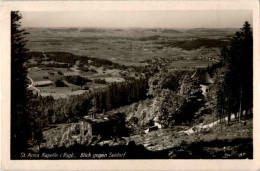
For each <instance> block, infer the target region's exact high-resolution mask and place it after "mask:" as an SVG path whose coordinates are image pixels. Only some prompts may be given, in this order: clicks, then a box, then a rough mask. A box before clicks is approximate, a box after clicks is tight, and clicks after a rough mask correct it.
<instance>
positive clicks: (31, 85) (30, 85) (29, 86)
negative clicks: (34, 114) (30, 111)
mask: <svg viewBox="0 0 260 171" xmlns="http://www.w3.org/2000/svg"><path fill="white" fill-rule="evenodd" d="M27 78H28V79H29V80H30V81H31V84H28V87H27V88H31V87H32V88H33V89H34V90H36V91H37V92H40V91H41V90H39V89H38V88H36V87H34V86H33V80H32V79H31V78H30V77H29V76H28V75H27Z"/></svg>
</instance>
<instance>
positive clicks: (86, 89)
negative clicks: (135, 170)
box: [10, 10, 253, 160]
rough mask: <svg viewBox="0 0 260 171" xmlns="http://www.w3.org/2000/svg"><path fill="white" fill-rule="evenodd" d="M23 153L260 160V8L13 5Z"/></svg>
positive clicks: (14, 117)
mask: <svg viewBox="0 0 260 171" xmlns="http://www.w3.org/2000/svg"><path fill="white" fill-rule="evenodd" d="M10 15H11V152H10V153H11V159H21V160H22V159H26V160H28V159H46V160H48V159H63V160H65V159H89V160H90V159H252V158H253V34H252V33H253V29H252V26H251V25H252V11H250V10H236V11H232V10H219V11H102V12H100V11H96V12H78V11H70V12H62V11H59V12H55V11H54V12H48V11H40V12H37V11H11V14H10Z"/></svg>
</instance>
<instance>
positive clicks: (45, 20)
mask: <svg viewBox="0 0 260 171" xmlns="http://www.w3.org/2000/svg"><path fill="white" fill-rule="evenodd" d="M21 13H22V15H23V18H22V26H23V27H94V28H99V27H101V28H128V27H137V28H240V27H241V26H242V25H243V23H244V22H245V21H246V20H247V21H249V23H252V11H249V10H228V11H224V10H217V11H202V10H200V11H192V10H189V11H91V12H90V11H89V12H74V11H70V12H63V11H60V12H59V11H54V12H52V11H45V12H39V11H23V12H21Z"/></svg>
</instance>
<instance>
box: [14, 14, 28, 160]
mask: <svg viewBox="0 0 260 171" xmlns="http://www.w3.org/2000/svg"><path fill="white" fill-rule="evenodd" d="M21 18H22V16H21V14H20V13H19V12H18V11H12V12H11V157H12V158H13V157H17V155H20V154H19V153H20V152H21V151H23V150H24V149H25V148H26V145H27V140H28V137H29V136H30V133H29V125H30V123H29V121H30V120H29V118H28V115H27V112H26V110H27V109H26V104H27V99H28V95H29V94H28V92H27V90H26V87H27V83H26V76H27V71H26V68H25V66H24V63H25V61H26V52H27V49H26V48H25V44H26V40H25V34H27V33H26V32H25V30H24V29H21Z"/></svg>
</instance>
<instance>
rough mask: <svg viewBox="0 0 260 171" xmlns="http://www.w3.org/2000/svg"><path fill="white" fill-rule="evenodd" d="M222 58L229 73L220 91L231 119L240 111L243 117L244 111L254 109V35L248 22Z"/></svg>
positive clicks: (223, 53)
mask: <svg viewBox="0 0 260 171" xmlns="http://www.w3.org/2000/svg"><path fill="white" fill-rule="evenodd" d="M221 56H222V59H223V64H224V67H226V69H227V72H226V73H225V76H224V81H223V84H224V85H222V88H221V89H222V90H219V91H224V92H223V93H222V94H223V96H224V97H223V99H224V100H225V104H227V105H228V106H229V107H228V108H227V109H226V112H227V113H228V116H229V118H230V114H231V112H238V111H239V113H240V115H241V112H242V111H243V110H247V109H249V108H252V107H253V34H252V28H251V26H250V24H249V23H248V22H247V21H246V22H245V23H244V25H243V28H241V30H240V31H239V32H237V33H236V34H235V36H234V37H233V39H232V42H231V45H230V47H224V48H223V49H222V51H221ZM219 104H221V103H219Z"/></svg>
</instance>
